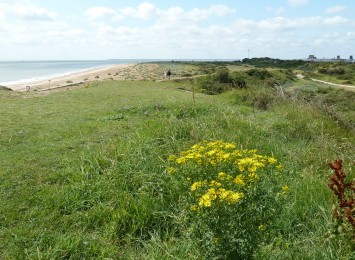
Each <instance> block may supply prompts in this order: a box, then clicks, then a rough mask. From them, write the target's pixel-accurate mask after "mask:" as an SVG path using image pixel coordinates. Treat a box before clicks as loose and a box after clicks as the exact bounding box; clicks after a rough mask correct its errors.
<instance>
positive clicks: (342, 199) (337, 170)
mask: <svg viewBox="0 0 355 260" xmlns="http://www.w3.org/2000/svg"><path fill="white" fill-rule="evenodd" d="M342 163H343V161H342V160H335V161H334V163H328V165H329V167H330V168H331V169H332V170H334V174H333V175H331V176H330V177H329V180H330V182H329V184H328V187H329V188H330V189H331V190H332V191H333V193H334V195H335V197H336V198H337V202H338V203H337V205H333V214H334V218H335V219H336V220H337V221H338V222H339V223H340V224H343V223H349V224H350V225H351V226H352V229H353V236H354V239H355V181H354V180H352V181H351V180H350V181H348V180H347V178H346V177H347V174H346V173H345V172H344V171H343V166H342Z"/></svg>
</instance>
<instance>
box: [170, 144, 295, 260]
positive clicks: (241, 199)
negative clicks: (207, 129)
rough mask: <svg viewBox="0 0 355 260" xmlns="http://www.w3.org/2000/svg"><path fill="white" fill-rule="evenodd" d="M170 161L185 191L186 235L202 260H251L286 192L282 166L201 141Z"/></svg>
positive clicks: (249, 152) (229, 146)
mask: <svg viewBox="0 0 355 260" xmlns="http://www.w3.org/2000/svg"><path fill="white" fill-rule="evenodd" d="M169 161H170V165H169V166H170V167H169V168H168V170H167V171H168V172H169V173H170V174H172V175H173V176H176V178H177V179H179V181H180V183H181V185H182V187H183V189H184V193H183V198H184V199H183V203H184V204H185V207H183V208H185V210H186V212H188V213H187V214H186V215H187V218H186V223H187V225H188V230H189V234H188V235H189V236H190V237H191V238H193V239H194V240H195V241H196V242H197V244H199V246H200V248H201V250H202V251H203V252H204V254H205V256H206V258H216V259H249V258H252V256H253V252H255V251H256V249H257V247H258V246H259V245H261V243H262V242H263V241H265V240H266V239H267V237H268V235H269V234H270V232H271V230H272V225H273V220H274V218H275V217H276V216H277V215H278V214H279V213H280V210H281V209H282V204H283V203H284V200H285V198H286V197H287V196H286V195H287V193H288V192H289V188H288V186H286V185H284V186H283V185H282V181H281V177H282V175H281V171H282V168H283V167H282V165H281V164H279V163H278V162H277V160H276V159H275V158H273V157H268V156H263V155H260V154H258V153H257V150H245V149H237V147H236V144H235V143H227V142H223V141H214V142H207V141H203V142H201V143H198V144H195V145H193V146H192V147H191V148H190V149H188V150H186V151H183V152H181V154H180V155H179V156H174V155H171V156H170V157H169Z"/></svg>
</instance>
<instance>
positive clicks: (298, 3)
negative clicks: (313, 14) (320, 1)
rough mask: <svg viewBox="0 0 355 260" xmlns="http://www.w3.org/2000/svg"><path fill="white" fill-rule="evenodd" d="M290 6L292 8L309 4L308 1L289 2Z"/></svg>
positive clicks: (293, 0)
mask: <svg viewBox="0 0 355 260" xmlns="http://www.w3.org/2000/svg"><path fill="white" fill-rule="evenodd" d="M288 4H289V5H290V6H292V7H296V6H301V5H305V4H308V0H288Z"/></svg>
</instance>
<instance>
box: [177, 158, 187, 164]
mask: <svg viewBox="0 0 355 260" xmlns="http://www.w3.org/2000/svg"><path fill="white" fill-rule="evenodd" d="M185 162H186V159H185V157H180V158H177V159H176V163H178V164H184V163H185Z"/></svg>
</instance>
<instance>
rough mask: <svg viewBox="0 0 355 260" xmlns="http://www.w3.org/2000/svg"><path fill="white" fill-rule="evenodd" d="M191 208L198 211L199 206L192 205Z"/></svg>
mask: <svg viewBox="0 0 355 260" xmlns="http://www.w3.org/2000/svg"><path fill="white" fill-rule="evenodd" d="M190 209H191V210H192V211H197V210H198V206H197V205H192V206H191V208H190Z"/></svg>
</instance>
